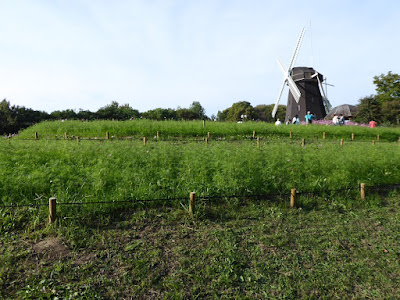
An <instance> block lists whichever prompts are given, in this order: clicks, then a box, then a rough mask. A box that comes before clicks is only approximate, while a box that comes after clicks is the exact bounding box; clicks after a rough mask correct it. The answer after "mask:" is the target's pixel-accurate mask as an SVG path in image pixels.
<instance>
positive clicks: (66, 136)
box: [64, 132, 68, 140]
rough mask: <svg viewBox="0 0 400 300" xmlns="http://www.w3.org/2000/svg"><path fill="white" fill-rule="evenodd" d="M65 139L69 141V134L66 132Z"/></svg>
mask: <svg viewBox="0 0 400 300" xmlns="http://www.w3.org/2000/svg"><path fill="white" fill-rule="evenodd" d="M64 139H65V140H68V133H66V132H65V133H64Z"/></svg>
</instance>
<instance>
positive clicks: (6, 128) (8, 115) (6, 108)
mask: <svg viewBox="0 0 400 300" xmlns="http://www.w3.org/2000/svg"><path fill="white" fill-rule="evenodd" d="M15 122H16V117H15V116H13V113H12V110H11V108H10V102H8V101H7V100H6V99H4V100H3V101H1V102H0V134H5V133H6V134H7V133H13V129H14V125H15Z"/></svg>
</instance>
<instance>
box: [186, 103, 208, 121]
mask: <svg viewBox="0 0 400 300" xmlns="http://www.w3.org/2000/svg"><path fill="white" fill-rule="evenodd" d="M189 110H190V111H192V112H193V114H194V119H198V120H199V119H200V120H202V119H206V118H207V116H206V111H205V109H204V108H203V106H201V104H200V102H197V101H193V103H192V104H191V105H190V107H189Z"/></svg>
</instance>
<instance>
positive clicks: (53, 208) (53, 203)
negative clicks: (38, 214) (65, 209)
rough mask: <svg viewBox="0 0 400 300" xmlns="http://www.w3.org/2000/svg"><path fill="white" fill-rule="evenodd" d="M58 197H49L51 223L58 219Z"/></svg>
mask: <svg viewBox="0 0 400 300" xmlns="http://www.w3.org/2000/svg"><path fill="white" fill-rule="evenodd" d="M56 206H57V199H56V198H50V199H49V224H52V223H54V221H55V220H56V212H57V207H56Z"/></svg>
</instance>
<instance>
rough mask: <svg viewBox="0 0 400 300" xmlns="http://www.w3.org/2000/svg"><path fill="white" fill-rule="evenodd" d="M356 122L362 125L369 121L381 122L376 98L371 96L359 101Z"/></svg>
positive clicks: (379, 105) (378, 103) (379, 107)
mask: <svg viewBox="0 0 400 300" xmlns="http://www.w3.org/2000/svg"><path fill="white" fill-rule="evenodd" d="M359 101H360V103H359V104H358V112H357V118H356V120H357V121H359V122H362V123H368V122H369V121H371V120H374V121H377V122H382V115H381V103H380V102H379V101H378V100H377V99H376V96H374V95H371V96H368V97H364V98H362V99H360V100H359Z"/></svg>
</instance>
